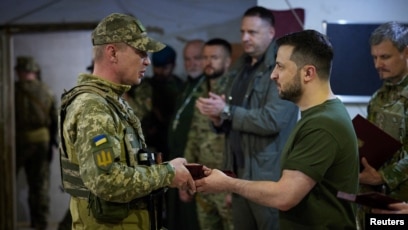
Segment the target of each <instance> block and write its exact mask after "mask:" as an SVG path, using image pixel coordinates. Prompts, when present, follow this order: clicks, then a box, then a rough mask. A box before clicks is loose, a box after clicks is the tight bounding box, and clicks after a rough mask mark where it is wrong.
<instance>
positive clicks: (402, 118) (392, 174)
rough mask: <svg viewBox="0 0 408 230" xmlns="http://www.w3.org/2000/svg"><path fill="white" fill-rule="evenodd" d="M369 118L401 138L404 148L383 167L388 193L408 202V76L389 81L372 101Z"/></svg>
mask: <svg viewBox="0 0 408 230" xmlns="http://www.w3.org/2000/svg"><path fill="white" fill-rule="evenodd" d="M367 111H368V116H367V118H368V120H370V121H372V122H373V123H374V124H376V125H377V126H378V127H380V128H381V129H383V130H384V131H385V132H387V133H388V134H390V135H391V136H393V137H394V138H395V139H397V140H399V141H400V142H401V143H402V144H403V147H402V148H401V149H400V150H399V151H398V152H396V153H395V154H394V156H393V157H392V158H391V159H390V160H389V161H388V162H386V163H385V164H384V165H383V166H381V168H380V169H379V172H380V174H381V175H382V177H383V179H384V180H385V183H386V186H387V193H388V194H389V195H390V196H392V197H395V198H398V199H401V200H404V201H408V155H407V151H408V135H407V131H408V76H406V77H405V78H404V79H403V80H402V81H401V82H400V83H398V84H390V83H387V82H385V83H384V84H383V86H382V87H381V88H380V89H378V90H377V92H375V93H374V94H373V96H372V98H371V100H370V102H369V105H368V108H367Z"/></svg>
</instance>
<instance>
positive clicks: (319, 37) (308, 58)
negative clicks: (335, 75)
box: [276, 30, 334, 79]
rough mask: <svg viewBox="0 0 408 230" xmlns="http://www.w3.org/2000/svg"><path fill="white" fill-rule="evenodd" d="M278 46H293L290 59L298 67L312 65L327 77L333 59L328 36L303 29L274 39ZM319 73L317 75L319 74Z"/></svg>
mask: <svg viewBox="0 0 408 230" xmlns="http://www.w3.org/2000/svg"><path fill="white" fill-rule="evenodd" d="M276 43H277V45H278V46H283V45H289V46H293V47H294V48H293V51H292V55H291V57H290V59H291V60H292V61H294V62H295V63H296V65H297V66H298V67H301V66H304V65H308V64H309V65H314V66H315V67H316V70H317V71H318V72H319V73H321V74H323V75H322V77H324V75H325V77H326V78H327V79H329V77H330V71H331V66H332V60H333V56H334V53H333V46H332V44H331V42H330V41H329V39H328V37H327V36H325V35H323V34H321V33H319V32H317V31H315V30H304V31H301V32H296V33H292V34H288V35H285V36H283V37H281V38H279V39H278V40H277V41H276ZM321 74H319V76H320V75H321Z"/></svg>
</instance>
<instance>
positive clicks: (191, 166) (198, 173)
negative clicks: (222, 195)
mask: <svg viewBox="0 0 408 230" xmlns="http://www.w3.org/2000/svg"><path fill="white" fill-rule="evenodd" d="M185 166H186V168H187V169H188V171H190V174H191V176H192V177H193V179H194V180H199V179H201V178H203V177H205V174H204V168H203V167H204V166H203V165H202V164H197V163H188V164H186V165H185ZM222 172H223V173H225V174H226V175H228V176H230V177H237V176H236V175H235V173H234V172H232V171H231V170H222Z"/></svg>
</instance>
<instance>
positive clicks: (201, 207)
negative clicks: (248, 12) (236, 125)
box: [180, 38, 233, 230]
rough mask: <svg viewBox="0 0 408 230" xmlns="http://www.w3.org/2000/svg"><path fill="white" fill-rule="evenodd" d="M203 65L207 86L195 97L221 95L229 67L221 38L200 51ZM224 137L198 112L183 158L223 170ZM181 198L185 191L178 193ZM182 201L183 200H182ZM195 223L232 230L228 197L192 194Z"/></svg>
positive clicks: (205, 228)
mask: <svg viewBox="0 0 408 230" xmlns="http://www.w3.org/2000/svg"><path fill="white" fill-rule="evenodd" d="M202 55H203V65H204V75H205V77H206V84H202V85H201V90H200V91H199V92H200V94H199V95H197V96H198V97H207V96H208V92H213V93H217V94H223V93H224V90H225V85H226V76H225V75H224V73H225V72H226V71H227V70H228V68H229V66H230V64H231V45H230V44H229V43H228V42H227V41H226V40H224V39H218V38H215V39H212V40H209V41H208V42H206V43H205V45H204V48H203V53H202ZM224 144H225V137H224V134H223V133H215V132H214V131H213V129H212V128H211V127H210V121H209V119H208V118H207V117H206V116H204V115H202V114H201V113H200V112H199V111H198V110H196V111H195V112H194V114H193V120H192V123H191V129H190V132H189V134H188V141H187V146H186V150H185V152H184V154H185V155H184V157H185V158H186V159H187V161H189V162H197V163H200V164H203V165H205V166H207V167H209V168H222V167H223V163H224V162H223V161H224V154H223V152H224ZM180 194H181V195H182V196H186V194H188V192H184V191H180ZM182 199H183V198H182ZM195 201H196V205H197V214H198V220H199V223H200V229H201V230H232V229H233V226H232V216H231V203H230V202H231V194H227V193H219V194H202V193H197V194H196V195H195Z"/></svg>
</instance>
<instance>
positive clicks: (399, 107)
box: [357, 22, 408, 229]
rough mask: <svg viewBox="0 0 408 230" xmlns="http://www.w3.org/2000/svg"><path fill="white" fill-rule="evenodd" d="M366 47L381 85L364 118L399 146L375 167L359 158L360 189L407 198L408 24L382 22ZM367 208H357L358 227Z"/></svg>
mask: <svg viewBox="0 0 408 230" xmlns="http://www.w3.org/2000/svg"><path fill="white" fill-rule="evenodd" d="M370 46H371V55H372V57H373V60H374V66H375V68H376V69H377V71H378V74H379V76H380V78H381V79H382V80H383V85H382V86H381V88H379V89H378V90H377V91H376V92H375V93H374V94H373V95H372V97H371V99H370V101H369V103H368V107H367V119H368V120H369V121H371V122H373V123H374V124H375V125H377V126H378V127H379V128H381V129H382V130H384V131H385V132H386V133H388V134H389V135H391V136H392V137H394V138H395V139H396V140H399V141H400V142H401V143H402V144H403V146H402V148H401V149H400V150H398V151H397V152H396V153H395V154H394V156H393V157H392V158H391V159H390V160H388V161H387V162H385V163H384V164H383V165H382V166H381V167H380V168H379V169H378V170H376V169H375V168H373V167H371V166H370V165H369V163H368V162H367V161H366V159H365V158H363V159H362V165H363V167H364V169H363V171H362V172H361V173H360V176H359V178H360V185H361V186H360V192H367V191H377V192H382V193H385V194H386V195H387V196H390V197H392V198H395V199H398V200H401V201H408V154H407V150H408V116H407V113H408V77H407V76H408V27H407V26H404V25H402V24H400V23H398V22H388V23H384V24H382V25H380V26H379V27H378V28H376V29H375V30H374V31H373V32H372V34H371V37H370ZM369 211H370V210H369V209H367V208H365V207H360V208H359V212H358V218H357V221H358V223H359V224H358V227H359V228H360V229H364V215H365V213H367V212H369Z"/></svg>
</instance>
